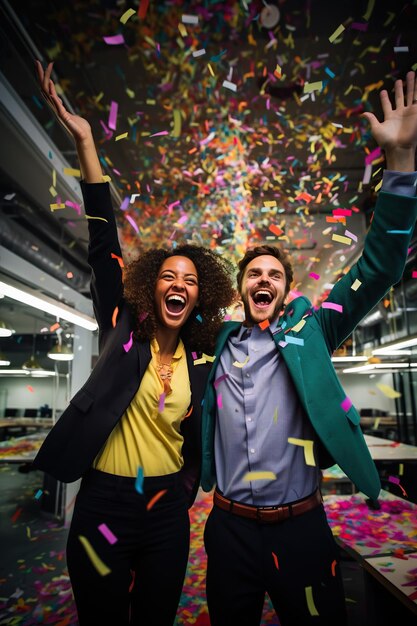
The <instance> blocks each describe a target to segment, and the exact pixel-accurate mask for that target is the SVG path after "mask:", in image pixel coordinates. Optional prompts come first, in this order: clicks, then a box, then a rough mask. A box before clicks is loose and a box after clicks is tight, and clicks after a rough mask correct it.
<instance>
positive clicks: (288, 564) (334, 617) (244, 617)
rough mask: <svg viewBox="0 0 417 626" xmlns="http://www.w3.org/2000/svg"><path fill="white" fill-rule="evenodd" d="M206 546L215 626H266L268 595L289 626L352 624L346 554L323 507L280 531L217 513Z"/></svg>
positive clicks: (206, 534) (212, 516)
mask: <svg viewBox="0 0 417 626" xmlns="http://www.w3.org/2000/svg"><path fill="white" fill-rule="evenodd" d="M204 541H205V547H206V552H207V557H208V562H207V603H208V608H209V614H210V620H211V624H212V626H232V625H233V626H234V625H236V626H259V624H260V621H261V617H262V609H263V605H264V599H265V592H267V593H268V595H269V596H270V598H271V601H272V603H273V606H274V609H275V611H276V613H277V615H278V618H279V620H280V624H281V626H304V625H306V626H308V625H312V626H313V625H320V626H344V625H345V624H346V608H345V599H344V592H343V584H342V579H341V575H340V570H339V565H338V547H337V544H336V543H335V541H334V539H333V535H332V532H331V530H330V527H329V525H328V523H327V518H326V514H325V511H324V508H323V506H322V505H321V506H319V507H317V508H315V509H313V510H311V511H308V512H307V513H304V514H302V515H298V516H296V517H292V518H289V519H288V520H285V521H284V522H280V523H277V524H262V523H259V522H257V521H255V520H250V519H246V518H243V517H238V516H237V515H234V514H232V513H229V512H227V511H223V510H221V509H219V508H218V507H216V506H214V507H213V509H212V511H211V512H210V515H209V517H208V519H207V522H206V527H205V532H204ZM315 613H318V615H316V614H315Z"/></svg>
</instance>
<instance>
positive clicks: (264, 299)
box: [252, 289, 273, 307]
mask: <svg viewBox="0 0 417 626" xmlns="http://www.w3.org/2000/svg"><path fill="white" fill-rule="evenodd" d="M252 300H253V301H254V303H255V305H256V306H257V307H267V306H269V305H270V304H271V302H272V300H273V297H272V294H271V293H270V292H269V291H266V290H265V289H260V290H259V291H256V292H255V293H254V294H253V295H252Z"/></svg>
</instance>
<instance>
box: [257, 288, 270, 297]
mask: <svg viewBox="0 0 417 626" xmlns="http://www.w3.org/2000/svg"><path fill="white" fill-rule="evenodd" d="M260 293H262V294H265V295H267V296H270V295H271V294H270V293H269V291H265V290H264V289H260V290H259V291H257V292H256V295H258V294H260Z"/></svg>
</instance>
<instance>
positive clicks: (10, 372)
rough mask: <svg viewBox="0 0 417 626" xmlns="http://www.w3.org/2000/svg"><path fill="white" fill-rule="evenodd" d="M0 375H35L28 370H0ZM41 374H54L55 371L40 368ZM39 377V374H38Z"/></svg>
mask: <svg viewBox="0 0 417 626" xmlns="http://www.w3.org/2000/svg"><path fill="white" fill-rule="evenodd" d="M0 376H29V377H31V376H35V377H36V374H33V372H31V371H30V370H0ZM42 376H56V374H55V372H51V371H49V370H42ZM38 377H39V374H38Z"/></svg>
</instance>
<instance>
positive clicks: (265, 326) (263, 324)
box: [258, 320, 269, 330]
mask: <svg viewBox="0 0 417 626" xmlns="http://www.w3.org/2000/svg"><path fill="white" fill-rule="evenodd" d="M258 326H259V328H260V329H261V330H265V328H268V326H269V320H264V321H263V322H260V323H259V324H258Z"/></svg>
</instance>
